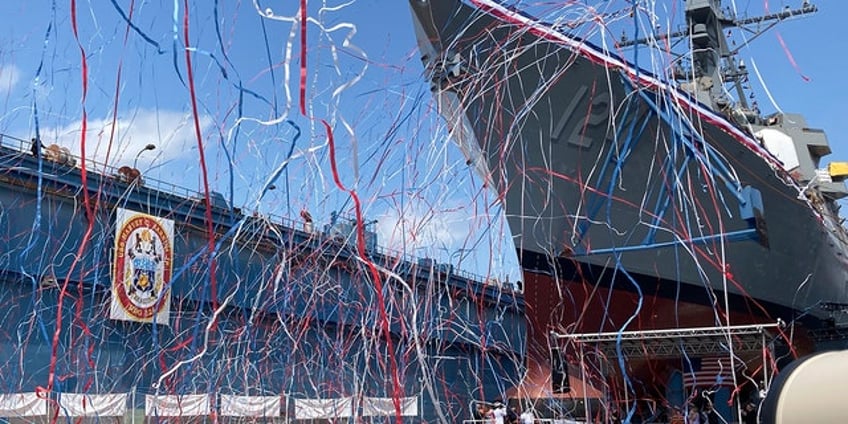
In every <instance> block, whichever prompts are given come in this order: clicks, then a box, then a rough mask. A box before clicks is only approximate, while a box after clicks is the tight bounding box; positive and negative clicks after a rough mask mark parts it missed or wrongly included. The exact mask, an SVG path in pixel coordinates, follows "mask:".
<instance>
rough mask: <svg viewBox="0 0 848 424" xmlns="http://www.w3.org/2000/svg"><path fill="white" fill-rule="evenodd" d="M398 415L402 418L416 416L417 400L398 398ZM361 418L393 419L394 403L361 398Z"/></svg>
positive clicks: (415, 398) (378, 399) (392, 401)
mask: <svg viewBox="0 0 848 424" xmlns="http://www.w3.org/2000/svg"><path fill="white" fill-rule="evenodd" d="M399 400H400V415H401V416H403V417H415V416H418V398H417V397H406V398H400V399H399ZM362 416H363V417H378V416H382V417H394V416H395V403H394V400H393V399H392V398H372V397H366V398H362Z"/></svg>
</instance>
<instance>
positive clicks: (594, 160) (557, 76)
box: [410, 0, 848, 323]
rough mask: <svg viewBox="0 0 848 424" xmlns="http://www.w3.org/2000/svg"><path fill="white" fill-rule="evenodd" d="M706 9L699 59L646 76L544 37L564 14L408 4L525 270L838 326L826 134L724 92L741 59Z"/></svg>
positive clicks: (555, 33)
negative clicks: (570, 272)
mask: <svg viewBox="0 0 848 424" xmlns="http://www.w3.org/2000/svg"><path fill="white" fill-rule="evenodd" d="M717 3H718V2H716V1H714V0H694V1H688V2H687V21H688V23H689V29H688V30H687V32H688V34H690V39H689V41H690V43H691V46H692V47H693V49H695V51H696V52H700V53H696V54H695V55H694V56H693V57H694V59H693V60H692V63H691V65H690V66H689V67H688V68H682V67H681V68H677V67H674V68H669V69H667V70H663V72H660V73H657V74H655V73H653V72H648V71H646V70H643V69H640V68H638V67H637V66H634V65H632V64H630V63H627V62H625V61H624V60H623V59H620V58H619V56H617V55H616V54H611V53H608V52H607V51H605V50H604V49H601V48H598V47H595V46H593V45H591V44H590V43H588V42H586V41H584V40H581V39H579V38H575V37H571V36H569V35H567V34H565V33H564V32H561V31H559V29H560V28H565V29H566V30H567V29H568V28H569V23H568V22H557V23H556V24H555V25H548V24H543V23H540V22H539V21H537V20H534V19H532V18H530V17H528V16H526V15H524V14H522V13H520V12H517V11H514V10H512V9H510V8H507V7H505V6H502V5H500V4H499V3H497V2H495V1H492V0H474V1H468V2H463V1H460V0H410V4H411V7H412V11H413V16H414V22H415V25H416V32H417V35H418V39H419V45H420V48H421V54H422V60H423V61H424V63H425V66H426V67H427V70H428V72H429V77H430V78H431V81H432V90H433V93H434V96H435V98H436V100H437V102H438V104H439V107H440V112H441V113H442V115H443V116H444V118H445V120H446V122H447V125H448V128H449V130H450V131H451V136H452V137H453V139H454V140H455V141H456V142H457V143H458V144H459V145H460V147H461V148H462V149H463V151H464V152H465V153H466V155H467V156H468V160H469V165H470V166H472V167H474V168H475V169H476V170H477V172H478V173H480V174H481V175H482V177H483V178H484V179H485V180H486V181H487V183H489V184H491V186H492V187H493V188H494V189H496V190H497V191H498V193H499V195H500V196H501V198H502V200H503V202H504V203H505V207H506V213H507V218H508V221H509V224H510V228H511V230H512V233H513V235H514V237H515V240H516V247H517V249H518V251H519V255H521V260H522V266H523V267H524V268H525V269H530V270H531V271H538V272H547V273H557V272H562V268H563V267H568V266H572V267H575V268H578V269H583V268H585V267H589V268H591V269H596V270H601V271H599V272H601V273H606V275H607V277H608V278H612V277H609V276H610V275H612V276H614V280H616V281H620V282H619V283H616V284H624V285H623V286H620V287H615V288H621V289H624V290H629V291H635V292H637V293H638V292H640V290H641V289H642V288H644V285H643V284H642V283H643V282H646V281H648V282H651V286H658V285H659V286H662V285H665V290H667V291H668V293H670V295H671V296H675V295H680V292H681V291H688V292H690V293H695V297H700V300H698V302H700V303H702V304H707V305H709V304H715V305H717V306H719V307H724V306H725V305H726V304H725V303H724V302H725V296H724V294H728V295H730V296H733V297H735V298H737V299H746V300H745V301H744V302H743V304H744V305H743V306H744V307H746V308H748V309H749V311H753V312H756V313H759V314H761V315H762V316H764V317H765V316H767V317H770V318H782V319H785V320H791V319H795V318H797V317H799V316H803V317H806V318H811V317H812V318H815V320H814V321H818V320H833V321H836V323H839V322H840V321H843V320H845V321H848V319H846V317H847V316H848V314H845V313H843V312H840V309H841V308H843V307H844V306H845V305H846V304H848V260H846V253H848V249H847V248H846V247H848V245H846V243H847V242H848V237H846V233H845V230H844V229H843V227H842V225H841V221H840V219H839V216H838V207H837V204H836V200H838V199H839V198H842V197H843V196H845V195H846V188H845V185H844V183H843V182H842V181H841V179H842V178H844V172H842V171H841V170H840V168H841V164H834V165H833V166H832V167H831V169H830V172H829V171H828V168H826V167H825V163H824V162H823V161H822V158H823V157H824V156H826V155H828V154H829V153H830V148H829V145H828V141H827V138H826V136H825V134H824V133H823V132H822V131H820V130H816V129H811V128H809V127H807V124H806V122H805V120H804V118H803V117H802V116H800V115H795V114H788V113H786V114H775V115H772V116H765V117H762V116H760V115H759V113H758V111H757V110H756V107H755V106H753V105H748V104H747V102H746V101H745V100H744V99H745V96H738V97H739V98H738V99H734V98H733V97H732V96H730V95H728V93H729V92H730V91H731V90H728V89H726V88H725V87H724V86H725V83H731V82H733V81H734V80H735V79H738V78H739V76H740V75H743V73H744V64H742V63H737V62H735V60H734V59H733V57H732V52H730V51H728V50H727V45H726V41H724V34H723V32H724V31H723V27H722V25H726V24H727V22H729V20H728V18H727V17H725V16H724V15H723V12H722V11H721V10H720V9H719V8H718V5H717ZM805 8H809V6H805ZM806 11H809V10H806ZM802 12H803V10H802ZM782 13H783V14H784V16H778V15H775V16H776V17H775V18H774V19H783V18H785V17H789V16H792V15H793V14H794V12H790V11H786V12H782ZM715 28H718V29H719V30H718V31H715V30H714V29H715ZM704 52H706V53H704ZM740 93H741V89H740ZM611 281H612V280H611ZM621 281H623V282H624V283H621ZM657 282H659V283H657ZM640 286H641V287H640ZM660 290H663V289H660ZM740 307H741V306H740ZM635 308H637V306H636V305H634V309H635ZM730 308H731V309H732V308H733V307H732V305H731V307H730ZM834 311H836V312H834ZM669 319H670V320H671V319H672V317H669ZM715 320H716V321H722V318H721V317H719V316H718V315H716V317H715ZM833 321H831V322H833ZM672 322H673V321H672Z"/></svg>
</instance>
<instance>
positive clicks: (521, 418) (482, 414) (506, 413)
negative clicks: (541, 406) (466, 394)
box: [475, 401, 536, 424]
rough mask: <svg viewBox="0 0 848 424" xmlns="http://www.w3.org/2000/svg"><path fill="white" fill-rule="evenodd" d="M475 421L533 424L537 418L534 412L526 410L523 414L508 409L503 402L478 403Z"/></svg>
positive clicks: (514, 408)
mask: <svg viewBox="0 0 848 424" xmlns="http://www.w3.org/2000/svg"><path fill="white" fill-rule="evenodd" d="M476 412H477V414H476V417H475V419H476V420H479V421H483V422H486V423H492V424H533V422H534V421H535V420H536V418H535V417H534V415H533V411H532V410H530V409H525V410H524V411H522V412H519V411H518V408H516V407H514V406H513V407H509V408H507V406H506V405H504V404H503V402H500V401H496V402H494V403H491V404H489V403H483V402H481V403H478V404H477V411H476Z"/></svg>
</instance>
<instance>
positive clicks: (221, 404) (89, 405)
mask: <svg viewBox="0 0 848 424" xmlns="http://www.w3.org/2000/svg"><path fill="white" fill-rule="evenodd" d="M290 404H293V406H294V407H293V408H292V409H291V410H289V405H290ZM400 406H401V415H402V416H404V417H417V416H419V406H418V397H406V398H401V399H400ZM395 412H396V410H395V405H394V400H393V399H392V398H380V397H362V398H354V397H345V398H335V399H301V398H293V397H289V396H285V395H280V396H240V395H228V394H183V395H149V394H147V395H144V409H141V408H137V405H136V398H135V393H108V394H87V393H86V394H83V393H53V394H50V395H45V394H41V393H35V392H27V393H9V394H0V419H3V420H4V421H5V420H8V421H13V422H49V421H52V420H53V419H55V418H57V417H58V418H59V419H66V418H75V420H74V421H73V422H75V423H76V422H78V421H77V420H76V418H94V419H95V421H96V422H100V421H102V420H103V419H104V418H105V419H110V421H115V422H121V421H123V422H128V423H135V422H139V423H141V422H152V421H155V419H158V418H166V417H167V418H186V419H185V420H181V421H188V422H195V421H196V422H205V421H207V420H209V419H210V418H213V417H214V420H212V421H218V419H219V417H220V418H225V417H230V418H235V419H236V420H235V421H273V422H303V421H310V420H331V419H336V418H348V417H392V416H395ZM191 418H195V420H192V419H191ZM151 419H153V420H151ZM224 421H233V420H224Z"/></svg>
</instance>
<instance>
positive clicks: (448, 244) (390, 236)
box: [377, 207, 471, 256]
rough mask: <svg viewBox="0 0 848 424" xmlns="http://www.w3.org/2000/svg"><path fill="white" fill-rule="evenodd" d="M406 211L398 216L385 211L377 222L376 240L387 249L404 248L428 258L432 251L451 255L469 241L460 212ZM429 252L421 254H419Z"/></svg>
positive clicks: (398, 212) (397, 213)
mask: <svg viewBox="0 0 848 424" xmlns="http://www.w3.org/2000/svg"><path fill="white" fill-rule="evenodd" d="M414 209H415V208H409V207H408V208H407V211H406V212H404V213H401V211H398V210H389V211H386V212H385V213H383V214H382V215H380V217H379V219H378V220H377V237H378V239H379V240H380V241H381V244H384V245H386V246H388V247H389V248H397V247H398V246H404V245H405V247H406V249H407V250H413V251H419V253H424V254H427V255H430V256H434V255H436V254H438V252H437V251H436V250H439V249H441V250H442V251H443V252H444V251H446V250H447V251H451V250H454V249H456V248H457V246H458V245H459V244H461V242H462V241H463V240H465V239H466V238H467V237H469V234H470V231H471V229H470V228H469V225H468V223H469V220H470V218H469V217H468V216H467V215H466V214H464V213H461V212H445V211H436V210H429V211H424V210H414ZM424 249H428V250H430V251H427V252H424V251H422V250H424Z"/></svg>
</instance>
